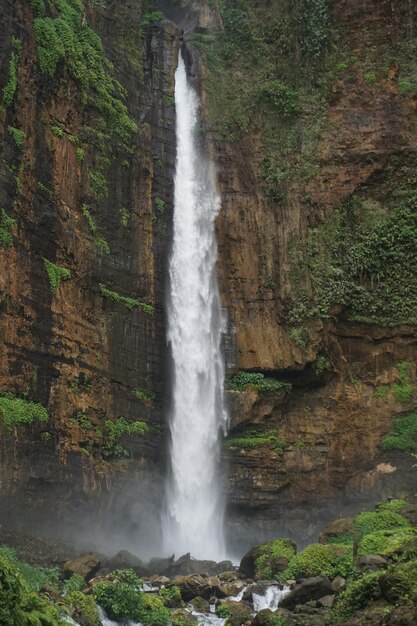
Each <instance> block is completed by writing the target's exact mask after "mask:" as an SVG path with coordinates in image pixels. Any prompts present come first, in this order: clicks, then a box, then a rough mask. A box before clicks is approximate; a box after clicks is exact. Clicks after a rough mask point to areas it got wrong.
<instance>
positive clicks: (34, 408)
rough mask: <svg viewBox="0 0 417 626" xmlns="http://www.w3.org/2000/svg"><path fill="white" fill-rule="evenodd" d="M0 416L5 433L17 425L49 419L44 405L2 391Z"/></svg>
mask: <svg viewBox="0 0 417 626" xmlns="http://www.w3.org/2000/svg"><path fill="white" fill-rule="evenodd" d="M0 416H1V417H2V418H3V427H4V430H5V432H6V433H7V434H10V433H11V432H12V430H13V428H15V427H17V426H22V425H30V424H33V422H34V421H35V420H36V421H39V422H47V421H48V420H49V415H48V411H47V410H46V409H45V407H43V406H41V405H40V404H36V403H35V402H30V401H29V400H25V399H24V398H19V397H17V396H15V395H14V394H13V393H8V392H4V391H3V392H0Z"/></svg>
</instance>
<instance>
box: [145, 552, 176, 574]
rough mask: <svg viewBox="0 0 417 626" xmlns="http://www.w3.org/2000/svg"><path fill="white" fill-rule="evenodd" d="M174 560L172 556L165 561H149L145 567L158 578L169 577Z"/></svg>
mask: <svg viewBox="0 0 417 626" xmlns="http://www.w3.org/2000/svg"><path fill="white" fill-rule="evenodd" d="M174 559H175V555H174V554H172V555H171V556H169V557H167V558H166V559H156V558H155V559H151V560H150V561H149V563H148V564H147V565H146V567H147V569H148V570H149V572H150V573H151V574H156V575H158V576H161V575H163V576H169V569H170V567H171V566H172V564H173V563H174Z"/></svg>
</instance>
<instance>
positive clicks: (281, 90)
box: [258, 79, 300, 118]
mask: <svg viewBox="0 0 417 626" xmlns="http://www.w3.org/2000/svg"><path fill="white" fill-rule="evenodd" d="M258 100H259V101H260V102H267V103H268V104H270V105H272V106H273V107H274V108H275V109H276V110H277V111H278V112H279V113H281V115H283V116H284V117H288V118H292V117H294V116H295V115H297V114H298V113H299V111H300V105H299V101H298V93H297V92H296V91H294V90H293V89H290V88H289V87H288V86H287V85H285V84H284V83H281V81H279V80H274V79H271V80H265V81H264V82H263V83H261V85H260V87H259V88H258Z"/></svg>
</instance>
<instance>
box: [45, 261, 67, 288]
mask: <svg viewBox="0 0 417 626" xmlns="http://www.w3.org/2000/svg"><path fill="white" fill-rule="evenodd" d="M43 263H44V265H45V269H46V271H47V274H48V278H49V284H50V285H51V291H52V293H53V294H54V295H55V294H56V292H57V290H58V287H59V285H60V284H61V281H62V280H69V279H70V278H71V271H70V270H69V269H67V268H66V267H59V266H58V265H55V263H52V262H51V261H48V259H43Z"/></svg>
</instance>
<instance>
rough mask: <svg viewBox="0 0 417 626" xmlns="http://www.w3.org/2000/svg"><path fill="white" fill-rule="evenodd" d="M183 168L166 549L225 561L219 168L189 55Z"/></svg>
mask: <svg viewBox="0 0 417 626" xmlns="http://www.w3.org/2000/svg"><path fill="white" fill-rule="evenodd" d="M175 105H176V136H177V163H176V173H175V181H174V226H173V244H172V254H171V259H170V266H169V278H170V290H169V299H168V333H167V335H168V342H169V344H170V347H171V353H172V363H173V373H172V374H173V376H172V378H173V383H172V384H173V387H172V402H171V409H170V414H169V425H170V430H171V449H170V460H171V472H170V475H169V477H168V480H167V488H166V510H165V511H164V514H163V518H162V534H163V547H164V551H165V552H167V553H171V552H175V553H176V554H177V555H180V554H183V553H187V552H190V553H191V554H192V555H193V556H194V557H197V558H210V559H213V560H217V561H219V560H222V559H224V558H225V555H226V550H225V541H224V528H223V523H224V500H223V497H222V492H223V488H222V480H221V472H220V467H219V463H220V438H219V433H220V431H221V430H222V429H223V430H225V428H226V419H227V415H226V410H225V406H224V399H223V385H224V365H223V359H222V353H221V340H222V333H223V331H224V326H225V323H224V318H223V315H222V311H221V307H220V300H219V292H218V286H217V281H216V274H215V264H216V259H217V247H216V239H215V226H214V220H215V217H216V215H217V213H218V211H219V209H220V198H219V195H218V193H217V190H216V180H215V175H214V168H213V164H212V163H211V162H210V159H209V158H208V156H207V155H206V154H204V151H203V149H202V147H201V145H200V142H199V140H198V135H197V131H198V127H199V99H198V96H197V93H196V91H195V90H194V88H193V86H192V85H191V84H190V82H189V80H188V78H187V71H186V67H185V62H184V59H183V57H182V54H181V53H180V55H179V60H178V68H177V71H176V74H175Z"/></svg>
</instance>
